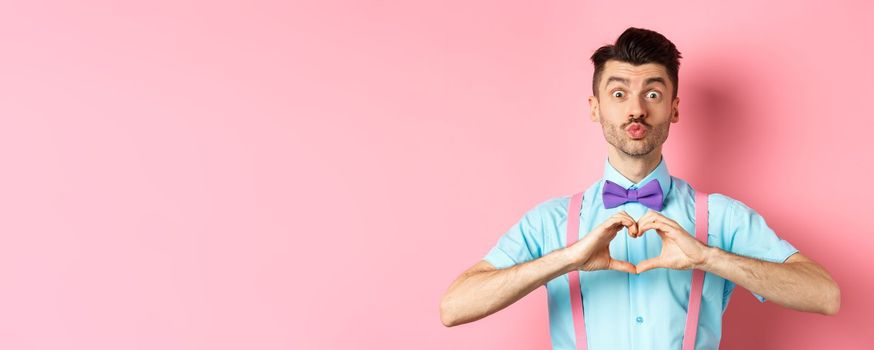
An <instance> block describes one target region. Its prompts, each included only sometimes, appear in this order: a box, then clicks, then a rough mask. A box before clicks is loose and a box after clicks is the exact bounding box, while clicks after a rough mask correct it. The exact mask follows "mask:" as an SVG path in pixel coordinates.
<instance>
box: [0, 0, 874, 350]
mask: <svg viewBox="0 0 874 350" xmlns="http://www.w3.org/2000/svg"><path fill="white" fill-rule="evenodd" d="M825 3H826V2H822V4H819V5H811V4H803V3H799V2H786V3H785V4H779V5H778V4H774V5H772V4H769V2H766V1H761V0H755V1H733V2H731V3H730V4H729V3H727V2H722V3H719V4H710V5H703V4H698V2H691V1H690V2H677V1H656V2H640V3H637V2H635V3H633V4H632V3H628V2H621V3H613V2H611V3H610V5H607V4H603V3H602V2H597V3H587V2H582V1H580V2H571V1H561V2H535V1H531V2H519V1H487V2H469V1H434V2H429V3H425V2H418V3H411V2H401V1H396V2H388V1H344V2H328V1H312V2H309V3H295V4H289V3H286V2H281V1H277V2H257V3H256V2H252V1H235V2H229V1H218V2H215V1H202V2H197V3H195V2H180V1H160V2H141V4H126V5H123V4H118V3H117V2H115V1H88V2H85V1H75V2H73V1H70V2H56V3H38V2H31V1H17V2H3V3H2V4H0V42H2V45H3V50H2V55H0V118H2V119H0V122H2V124H0V160H2V162H3V171H2V172H0V186H2V187H0V232H2V241H0V283H2V284H0V348H3V349H314V348H320V349H342V348H392V349H408V348H418V349H542V348H548V347H549V336H548V326H547V308H546V294H545V289H543V288H540V289H538V290H536V291H535V292H533V293H532V294H531V295H529V296H527V297H525V298H523V299H522V300H521V301H519V302H518V303H516V304H514V305H512V306H510V307H509V308H507V309H505V310H502V311H501V312H499V313H497V314H494V315H492V316H490V317H488V318H486V319H483V320H481V321H478V322H475V323H471V324H467V325H462V326H459V327H455V328H445V327H443V326H442V325H441V323H440V319H439V312H438V309H439V307H438V305H439V301H440V297H441V295H442V294H443V292H444V291H445V290H446V288H447V287H448V286H449V284H450V282H451V281H452V280H453V279H454V278H455V277H456V276H457V275H458V274H459V273H460V272H461V271H462V270H464V269H466V268H467V267H469V266H471V265H473V264H474V263H475V262H476V261H478V260H479V259H480V258H481V257H482V256H483V255H485V253H486V252H487V251H488V249H489V248H491V246H492V245H493V244H494V243H495V242H496V241H497V239H498V237H499V236H500V235H501V234H503V233H504V232H505V231H506V230H507V229H508V228H509V227H510V226H511V225H512V224H513V223H514V222H515V221H516V220H518V218H519V217H520V216H521V215H522V214H523V213H524V212H525V211H526V210H527V209H529V208H531V207H532V206H533V205H535V204H536V203H538V202H540V201H543V200H545V199H547V198H550V197H552V196H559V195H563V194H567V193H570V192H572V191H576V190H580V189H583V188H585V187H587V186H588V185H590V184H591V183H592V182H594V181H596V180H598V179H599V177H600V176H601V173H602V171H603V168H602V167H603V160H604V157H605V155H606V148H605V141H604V139H603V136H602V134H601V130H600V126H599V125H598V124H594V123H591V122H589V121H588V119H587V111H588V106H587V104H586V97H587V96H589V95H590V93H591V90H590V86H591V73H592V67H591V63H590V62H589V61H588V57H589V56H590V55H591V53H592V51H593V50H595V49H596V48H597V47H599V46H601V45H603V44H606V43H610V42H612V41H613V40H614V39H615V38H616V37H617V36H618V35H619V34H620V33H621V32H622V30H624V29H625V28H626V27H628V26H639V27H645V28H650V29H654V30H657V31H660V32H662V33H664V34H665V35H666V36H668V38H670V39H671V40H672V41H673V42H674V43H676V44H677V46H678V47H679V49H680V51H681V52H682V53H683V56H684V59H683V60H682V66H681V69H680V85H679V86H680V93H679V95H680V97H681V103H680V116H681V118H680V123H679V124H674V125H673V126H672V133H671V137H670V138H669V140H668V142H667V144H666V145H665V157H666V160H667V161H668V164H669V168H670V170H671V172H672V174H673V175H675V176H679V177H681V178H684V179H686V180H688V181H689V182H690V183H692V184H693V185H695V186H698V187H699V188H701V189H703V190H705V191H710V192H719V193H724V194H728V195H730V196H732V197H734V198H737V199H739V200H741V201H743V202H745V203H746V204H748V205H750V206H751V207H753V208H754V209H756V210H757V211H759V212H760V213H761V214H762V215H763V216H764V217H765V218H766V219H767V220H768V223H769V225H771V227H772V228H774V229H775V231H777V232H778V234H780V235H781V236H782V237H783V238H785V239H787V240H789V241H790V242H791V243H792V244H794V245H795V246H796V247H798V248H799V249H800V250H801V251H802V252H803V253H804V254H806V255H808V256H809V257H811V258H813V259H815V260H817V261H818V262H820V263H821V264H823V265H824V266H825V267H826V268H827V269H828V270H829V271H830V272H831V273H832V274H833V276H834V277H835V279H836V280H837V282H838V283H839V284H840V286H841V289H842V293H843V305H842V308H841V311H840V313H839V314H838V315H837V316H835V317H826V316H820V315H815V314H805V313H800V312H796V311H792V310H788V309H782V308H780V307H778V306H776V305H775V304H771V303H766V304H762V305H760V304H758V302H757V301H756V300H755V299H754V298H753V297H752V295H751V294H750V293H749V292H747V291H745V290H743V289H738V290H736V292H735V294H734V297H733V298H732V302H731V305H730V307H729V309H728V312H727V314H726V322H725V328H724V337H723V341H722V348H724V349H747V348H761V349H765V348H767V349H796V348H803V349H821V348H842V349H865V348H871V347H872V344H874V332H871V326H870V325H871V316H870V314H871V311H872V306H874V303H872V301H871V295H872V294H874V278H872V271H871V268H870V265H871V264H870V261H869V260H868V259H867V258H868V256H870V251H871V249H872V243H874V237H872V233H874V232H872V229H871V224H870V223H871V220H870V219H871V215H870V210H871V208H872V205H871V204H870V203H871V200H870V199H869V198H871V197H872V196H874V190H872V186H871V185H870V182H871V180H870V176H871V174H872V170H874V169H872V158H874V157H872V151H871V147H872V146H874V142H872V141H871V132H872V128H874V121H872V120H874V116H872V112H874V111H872V106H874V105H872V101H874V94H872V91H874V90H872V88H871V84H872V82H874V74H872V63H871V62H872V56H874V47H872V40H871V37H872V35H874V21H872V13H874V5H871V4H870V2H865V1H830V2H829V3H830V5H826V4H825ZM614 4H615V5H614Z"/></svg>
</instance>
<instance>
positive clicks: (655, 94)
mask: <svg viewBox="0 0 874 350" xmlns="http://www.w3.org/2000/svg"><path fill="white" fill-rule="evenodd" d="M659 96H661V94H660V93H659V92H658V91H650V92H647V93H646V97H649V98H652V99H656V98H659Z"/></svg>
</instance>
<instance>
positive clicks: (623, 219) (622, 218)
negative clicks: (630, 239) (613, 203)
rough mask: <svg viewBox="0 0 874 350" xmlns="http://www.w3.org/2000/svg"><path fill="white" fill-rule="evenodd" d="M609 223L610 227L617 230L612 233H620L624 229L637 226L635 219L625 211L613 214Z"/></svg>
mask: <svg viewBox="0 0 874 350" xmlns="http://www.w3.org/2000/svg"><path fill="white" fill-rule="evenodd" d="M607 221H608V222H610V224H609V226H608V227H610V228H615V231H613V232H612V233H616V232H618V231H619V230H620V229H621V228H622V227H631V226H637V225H636V224H637V223H636V222H634V219H633V218H632V217H631V216H630V215H628V213H626V212H624V211H622V212H618V213H616V214H613V216H611V217H610V219H608V220H607Z"/></svg>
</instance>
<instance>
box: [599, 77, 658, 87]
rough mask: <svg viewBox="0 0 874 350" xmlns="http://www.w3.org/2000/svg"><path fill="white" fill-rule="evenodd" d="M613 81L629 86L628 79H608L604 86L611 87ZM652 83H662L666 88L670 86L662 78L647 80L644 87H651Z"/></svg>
mask: <svg viewBox="0 0 874 350" xmlns="http://www.w3.org/2000/svg"><path fill="white" fill-rule="evenodd" d="M613 81H618V82H620V83H622V84H625V85H628V79H627V78H620V77H609V78H607V83H606V84H605V85H604V86H607V85H610V82H613ZM652 83H661V84H662V85H664V86H668V84H666V83H665V79H663V78H662V77H651V78H646V81H644V82H643V85H649V84H652Z"/></svg>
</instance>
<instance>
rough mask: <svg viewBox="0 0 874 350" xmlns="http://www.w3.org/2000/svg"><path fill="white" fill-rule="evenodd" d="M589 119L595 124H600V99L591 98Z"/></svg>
mask: <svg viewBox="0 0 874 350" xmlns="http://www.w3.org/2000/svg"><path fill="white" fill-rule="evenodd" d="M589 114H590V115H589V119H591V120H592V121H593V122H599V121H600V118H599V115H600V113H598V99H597V98H596V97H595V96H589Z"/></svg>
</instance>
